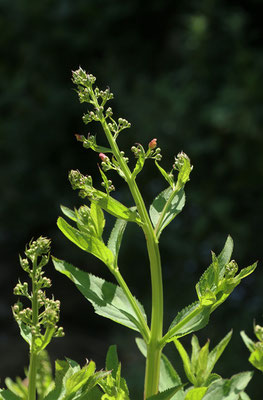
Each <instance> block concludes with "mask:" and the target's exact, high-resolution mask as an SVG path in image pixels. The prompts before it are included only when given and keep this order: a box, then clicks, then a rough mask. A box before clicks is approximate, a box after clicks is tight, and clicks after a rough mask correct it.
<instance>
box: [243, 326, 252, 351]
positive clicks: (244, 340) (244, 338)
mask: <svg viewBox="0 0 263 400" xmlns="http://www.w3.org/2000/svg"><path fill="white" fill-rule="evenodd" d="M240 335H241V337H242V339H243V342H244V343H245V345H246V346H247V348H248V350H249V351H251V352H252V351H254V350H255V343H254V342H253V340H251V339H250V338H249V337H248V336H247V334H246V333H245V332H244V331H242V332H240Z"/></svg>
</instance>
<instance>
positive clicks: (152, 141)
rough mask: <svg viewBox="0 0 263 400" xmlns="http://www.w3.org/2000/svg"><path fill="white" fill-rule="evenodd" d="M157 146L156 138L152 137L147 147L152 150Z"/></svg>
mask: <svg viewBox="0 0 263 400" xmlns="http://www.w3.org/2000/svg"><path fill="white" fill-rule="evenodd" d="M156 146H157V139H152V140H151V141H150V143H149V149H151V150H153V149H155V147H156Z"/></svg>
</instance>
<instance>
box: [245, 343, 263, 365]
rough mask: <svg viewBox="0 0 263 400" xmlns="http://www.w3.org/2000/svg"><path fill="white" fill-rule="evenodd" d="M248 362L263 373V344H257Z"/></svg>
mask: <svg viewBox="0 0 263 400" xmlns="http://www.w3.org/2000/svg"><path fill="white" fill-rule="evenodd" d="M248 360H249V362H250V363H251V364H252V365H253V366H254V367H255V368H257V369H258V370H259V371H263V346H262V343H261V342H258V343H256V344H255V350H254V351H253V352H252V353H251V354H250V357H249V359H248Z"/></svg>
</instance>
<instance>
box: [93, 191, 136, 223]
mask: <svg viewBox="0 0 263 400" xmlns="http://www.w3.org/2000/svg"><path fill="white" fill-rule="evenodd" d="M96 195H97V199H96V200H92V199H90V200H91V201H92V202H93V201H94V202H95V201H96V202H97V203H98V204H99V206H100V207H101V208H103V210H105V211H107V212H108V213H109V214H111V215H113V216H114V217H116V218H120V219H124V220H125V221H131V222H137V224H139V225H140V224H141V223H142V221H141V220H140V218H139V216H138V214H137V211H135V210H134V209H130V208H128V207H126V206H124V205H123V204H122V203H120V202H119V201H118V200H116V199H114V198H113V197H111V196H109V195H107V194H106V193H104V192H102V191H100V190H96Z"/></svg>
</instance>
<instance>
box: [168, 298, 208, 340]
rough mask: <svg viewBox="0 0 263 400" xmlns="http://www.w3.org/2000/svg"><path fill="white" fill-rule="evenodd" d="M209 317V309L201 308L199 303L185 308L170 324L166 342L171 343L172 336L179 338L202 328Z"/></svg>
mask: <svg viewBox="0 0 263 400" xmlns="http://www.w3.org/2000/svg"><path fill="white" fill-rule="evenodd" d="M209 315H210V307H203V306H201V305H200V303H199V301H196V302H195V303H193V304H191V305H190V306H188V307H185V308H184V309H183V310H181V311H180V312H178V314H177V315H176V317H175V319H174V320H173V322H172V323H171V325H170V328H169V330H168V332H167V334H166V335H167V336H169V338H168V340H167V341H171V340H172V338H173V337H174V336H175V337H177V338H180V337H182V336H185V335H188V334H189V333H192V332H196V331H198V330H199V329H202V328H204V327H205V326H206V325H207V324H208V321H209ZM169 333H170V334H169Z"/></svg>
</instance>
